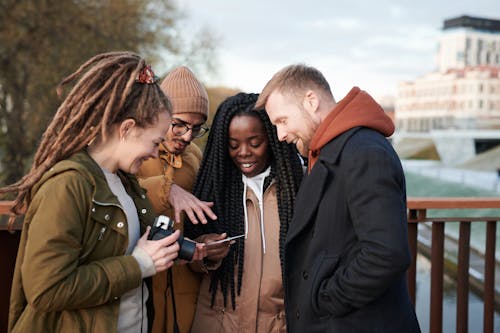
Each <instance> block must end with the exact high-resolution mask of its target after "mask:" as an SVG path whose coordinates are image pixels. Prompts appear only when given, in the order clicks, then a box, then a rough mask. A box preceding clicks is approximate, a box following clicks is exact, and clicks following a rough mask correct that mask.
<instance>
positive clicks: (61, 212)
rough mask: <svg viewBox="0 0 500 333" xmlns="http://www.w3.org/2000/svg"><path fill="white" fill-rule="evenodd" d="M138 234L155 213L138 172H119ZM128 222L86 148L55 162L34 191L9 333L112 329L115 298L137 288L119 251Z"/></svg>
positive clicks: (131, 261) (134, 268)
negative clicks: (133, 208) (131, 203)
mask: <svg viewBox="0 0 500 333" xmlns="http://www.w3.org/2000/svg"><path fill="white" fill-rule="evenodd" d="M121 176H122V179H124V180H125V181H124V186H125V188H126V189H127V192H128V193H129V194H130V196H131V197H132V199H133V200H134V202H135V205H136V207H137V212H138V215H139V220H140V224H141V233H142V232H144V230H145V228H146V226H147V225H150V224H152V223H153V219H154V212H153V209H152V207H151V204H150V202H149V200H148V199H147V198H146V195H145V191H144V189H142V188H141V187H140V186H139V184H138V182H137V180H136V178H135V176H133V175H130V174H125V173H121ZM127 245H128V226H127V220H126V217H125V213H124V211H123V209H122V208H121V206H120V204H119V202H118V199H117V198H116V197H115V195H114V194H113V193H112V192H111V190H110V189H109V187H108V184H107V182H106V179H105V177H104V174H103V172H102V170H101V168H100V167H99V166H98V165H97V164H96V163H95V162H94V160H93V159H92V158H91V157H90V156H89V155H88V153H87V152H86V151H81V152H78V153H76V154H74V155H73V156H71V157H70V158H69V159H67V160H64V161H61V162H59V163H57V164H56V165H55V166H54V167H53V168H51V169H50V170H49V171H47V172H46V173H45V174H44V176H43V177H42V179H41V180H40V182H38V184H37V185H36V186H35V187H34V188H33V191H32V201H31V204H30V206H29V207H28V211H27V213H26V216H25V220H24V226H23V230H22V234H21V242H20V245H19V250H18V255H17V261H16V268H15V271H14V278H13V283H12V294H11V300H10V309H9V332H12V333H14V332H116V325H117V321H118V312H119V304H120V296H121V295H123V294H124V293H125V292H127V291H129V290H131V289H134V288H137V287H139V286H140V285H141V282H142V278H141V270H140V267H139V264H138V262H137V261H136V259H135V258H134V257H132V256H130V255H124V254H125V251H126V249H127Z"/></svg>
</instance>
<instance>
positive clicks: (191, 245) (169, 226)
mask: <svg viewBox="0 0 500 333" xmlns="http://www.w3.org/2000/svg"><path fill="white" fill-rule="evenodd" d="M174 231H175V230H174V221H172V220H171V219H170V218H169V217H168V216H165V215H160V216H158V217H156V218H155V223H154V224H153V226H152V227H151V230H150V231H149V237H148V239H149V240H158V239H162V238H165V237H167V236H170V235H171V234H173V233H174ZM177 242H178V243H179V247H180V250H179V257H178V258H179V259H183V260H187V261H191V259H193V255H194V251H195V249H196V242H193V241H192V240H189V239H185V238H184V237H182V235H180V236H179V238H178V239H177Z"/></svg>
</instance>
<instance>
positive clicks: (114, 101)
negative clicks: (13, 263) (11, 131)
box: [0, 51, 172, 222]
mask: <svg viewBox="0 0 500 333" xmlns="http://www.w3.org/2000/svg"><path fill="white" fill-rule="evenodd" d="M145 66H146V63H145V60H144V59H142V58H141V57H140V56H139V55H137V54H135V53H132V52H127V51H123V52H109V53H103V54H99V55H96V56H94V57H92V58H91V59H89V60H88V61H87V62H85V63H84V64H83V65H81V66H80V68H78V70H77V71H76V72H74V73H73V74H71V75H70V76H68V77H66V78H65V79H63V80H62V81H61V83H59V85H58V87H57V94H58V95H59V96H62V90H63V87H64V86H65V85H67V84H69V83H73V84H74V85H73V87H72V89H71V90H70V92H69V94H68V95H67V96H66V98H65V99H64V101H63V102H62V104H61V105H60V106H59V108H58V110H57V112H56V114H55V115H54V118H53V119H52V120H51V122H50V124H49V125H48V127H47V129H46V130H45V132H44V134H43V136H42V140H41V142H40V145H39V147H38V149H37V151H36V153H35V156H34V161H33V165H32V167H31V169H30V171H29V172H28V173H27V174H26V175H25V176H24V177H23V178H21V180H19V181H17V182H16V183H14V184H12V185H8V186H6V187H3V188H0V194H4V193H8V192H17V197H16V199H15V201H14V205H13V207H12V209H11V211H12V212H13V213H14V214H16V215H18V214H22V213H23V210H24V209H26V208H27V207H28V206H29V204H30V202H31V189H32V187H33V186H34V185H35V184H36V183H37V182H38V181H39V180H40V179H41V177H42V175H43V174H44V173H45V172H46V171H47V170H48V169H50V168H51V167H52V166H53V165H54V164H56V163H57V162H59V161H61V160H63V159H66V158H68V157H69V156H71V155H72V154H74V153H75V152H77V151H79V150H82V149H83V148H85V147H86V146H87V145H88V144H89V143H90V142H92V140H94V139H95V138H96V137H97V136H98V135H100V136H101V138H102V139H103V140H105V139H106V137H107V136H108V135H109V134H110V131H111V129H112V126H113V125H115V124H118V123H120V122H122V121H123V120H125V119H127V118H131V119H134V120H135V122H136V124H137V126H139V127H147V126H149V125H152V124H153V123H154V122H155V121H156V120H157V118H158V114H159V113H160V112H169V113H170V112H171V110H172V107H171V104H170V101H169V100H168V98H167V97H166V96H165V95H164V93H163V92H162V91H161V89H160V86H159V85H158V84H157V83H156V82H152V83H149V84H145V83H140V82H136V78H137V76H138V73H139V72H141V71H142V70H143V69H144V68H145ZM12 222H13V221H12Z"/></svg>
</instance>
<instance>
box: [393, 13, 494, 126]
mask: <svg viewBox="0 0 500 333" xmlns="http://www.w3.org/2000/svg"><path fill="white" fill-rule="evenodd" d="M437 59H438V70H437V71H435V72H432V73H428V74H426V75H424V76H422V77H420V78H417V79H415V80H414V81H411V82H403V83H400V84H399V86H398V95H397V98H396V102H395V118H396V125H397V128H398V130H400V131H407V132H428V131H431V130H441V129H500V75H499V72H500V20H491V19H481V18H472V17H469V16H461V17H458V18H454V19H449V20H446V21H445V22H444V26H443V34H442V36H441V38H440V46H439V51H438V57H437Z"/></svg>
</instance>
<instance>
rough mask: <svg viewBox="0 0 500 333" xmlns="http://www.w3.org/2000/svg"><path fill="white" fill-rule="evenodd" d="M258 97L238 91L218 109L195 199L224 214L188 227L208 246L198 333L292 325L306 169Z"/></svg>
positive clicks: (276, 328)
mask: <svg viewBox="0 0 500 333" xmlns="http://www.w3.org/2000/svg"><path fill="white" fill-rule="evenodd" d="M257 97H258V95H257V94H245V93H239V94H237V95H235V96H232V97H229V98H228V99H226V100H225V101H224V102H223V103H222V104H221V105H220V106H219V108H218V109H217V113H216V115H215V118H214V121H213V123H212V128H211V130H210V134H209V137H208V142H207V145H206V148H205V153H204V158H203V161H202V164H201V168H200V170H199V173H198V177H197V180H196V183H195V187H194V194H195V196H197V197H198V198H199V199H200V200H204V201H211V202H214V207H213V210H214V212H215V214H216V215H217V217H218V218H217V220H216V221H211V222H209V223H207V224H205V225H200V224H198V225H193V224H191V223H186V224H185V226H184V227H185V232H186V234H187V235H188V236H189V237H192V238H193V239H196V240H197V241H199V242H205V243H206V251H207V257H206V258H205V260H204V264H205V268H206V274H205V275H204V277H203V281H202V284H201V288H200V292H199V296H198V305H197V309H196V315H195V319H194V323H193V328H192V331H191V332H195V333H196V332H238V331H239V332H271V331H272V332H284V331H285V330H286V324H285V317H284V301H283V285H282V275H281V267H282V264H283V255H282V253H283V243H284V241H285V235H286V231H287V229H288V224H289V223H290V220H291V218H292V214H293V203H294V197H295V193H296V191H297V188H298V186H299V183H300V180H301V178H302V166H301V163H300V159H299V157H298V155H297V153H296V150H295V147H294V146H292V145H289V144H287V143H284V142H279V141H278V138H277V136H276V130H275V128H274V127H273V126H272V125H271V122H270V121H269V118H268V116H267V114H266V112H264V111H262V110H261V111H256V110H254V109H253V108H254V104H255V102H256V101H257ZM241 234H242V235H244V237H242V238H239V239H237V240H233V241H232V243H229V242H226V243H219V244H218V245H210V242H211V241H214V240H220V239H221V238H224V237H226V236H236V235H241ZM193 266H194V265H193Z"/></svg>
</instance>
